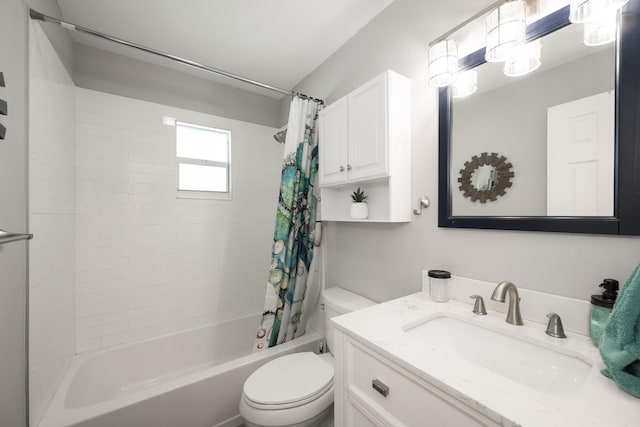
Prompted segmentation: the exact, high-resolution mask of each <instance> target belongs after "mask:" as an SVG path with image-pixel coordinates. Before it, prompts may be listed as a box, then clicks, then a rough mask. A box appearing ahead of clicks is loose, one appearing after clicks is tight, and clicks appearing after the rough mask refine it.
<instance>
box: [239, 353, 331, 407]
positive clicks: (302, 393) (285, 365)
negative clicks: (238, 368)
mask: <svg viewBox="0 0 640 427" xmlns="http://www.w3.org/2000/svg"><path fill="white" fill-rule="evenodd" d="M332 384H333V367H332V366H331V365H330V364H329V363H327V362H325V361H324V360H322V359H321V358H320V357H318V356H317V355H316V354H314V353H312V352H305V353H293V354H288V355H286V356H282V357H278V358H276V359H274V360H272V361H270V362H267V363H265V364H264V365H262V366H261V367H260V368H258V369H256V371H255V372H254V373H253V374H251V375H250V376H249V378H248V379H247V381H245V383H244V395H245V396H246V397H247V399H249V400H250V401H251V402H254V403H257V404H260V405H284V404H291V403H295V402H300V401H307V400H309V399H310V398H312V397H314V396H315V395H317V394H320V393H323V392H324V391H326V389H327V388H328V387H330V386H331V385H332Z"/></svg>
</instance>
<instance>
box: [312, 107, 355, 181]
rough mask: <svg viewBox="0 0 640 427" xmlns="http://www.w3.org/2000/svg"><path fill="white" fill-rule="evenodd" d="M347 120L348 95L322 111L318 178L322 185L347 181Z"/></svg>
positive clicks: (319, 130)
mask: <svg viewBox="0 0 640 427" xmlns="http://www.w3.org/2000/svg"><path fill="white" fill-rule="evenodd" d="M347 120H348V112H347V97H344V98H342V99H340V100H338V101H336V102H334V103H333V104H331V105H329V106H327V107H326V108H325V109H324V110H322V111H321V112H320V116H319V125H318V132H319V133H318V137H319V142H318V144H319V148H318V149H319V156H318V161H319V165H318V166H319V171H318V180H319V184H320V186H321V187H324V186H327V185H336V184H345V183H346V182H347V176H348V174H347V161H348V140H347V138H348V134H349V131H348V121H347Z"/></svg>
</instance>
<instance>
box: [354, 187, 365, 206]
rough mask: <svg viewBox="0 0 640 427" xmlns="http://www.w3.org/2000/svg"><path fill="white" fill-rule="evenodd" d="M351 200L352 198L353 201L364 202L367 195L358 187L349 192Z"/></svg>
mask: <svg viewBox="0 0 640 427" xmlns="http://www.w3.org/2000/svg"><path fill="white" fill-rule="evenodd" d="M351 200H353V203H366V202H365V200H367V196H365V195H364V191H362V190H361V189H360V187H358V189H357V190H356V191H354V192H353V194H351Z"/></svg>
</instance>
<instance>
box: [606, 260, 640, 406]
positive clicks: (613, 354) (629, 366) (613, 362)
mask: <svg viewBox="0 0 640 427" xmlns="http://www.w3.org/2000/svg"><path fill="white" fill-rule="evenodd" d="M599 349H600V355H601V356H602V360H603V361H604V364H605V365H606V367H607V369H603V370H602V373H603V374H604V375H606V376H608V377H609V378H611V379H612V380H614V381H615V382H616V383H617V384H618V386H619V387H620V388H622V389H623V390H624V391H626V392H627V393H629V394H631V395H632V396H635V397H640V264H638V266H637V267H636V269H635V270H634V271H633V273H631V276H630V277H629V279H627V281H626V282H625V284H624V286H623V287H622V290H621V291H620V293H619V295H618V298H617V300H616V303H615V305H614V306H613V311H612V312H611V315H610V316H609V319H608V320H607V324H606V325H605V327H604V331H603V333H602V340H601V342H600V348H599Z"/></svg>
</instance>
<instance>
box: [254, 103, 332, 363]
mask: <svg viewBox="0 0 640 427" xmlns="http://www.w3.org/2000/svg"><path fill="white" fill-rule="evenodd" d="M321 109H322V104H321V103H319V102H316V101H314V100H309V99H302V98H300V97H298V96H295V97H294V98H293V100H292V101H291V109H290V111H289V122H288V124H287V136H286V140H285V146H284V158H283V162H282V175H281V180H280V196H279V200H278V208H277V211H276V224H275V232H274V238H273V250H272V254H271V267H270V269H269V277H268V280H267V284H266V288H267V292H266V297H265V304H264V310H263V312H262V320H261V322H260V326H259V328H258V333H257V335H256V342H255V347H254V351H258V350H262V349H263V348H266V347H273V346H274V345H277V344H281V343H283V342H286V341H290V340H292V339H293V338H295V337H298V336H300V335H302V334H304V327H305V323H306V317H305V314H304V304H305V294H306V290H307V281H308V280H309V271H310V268H311V262H312V260H313V249H314V241H315V232H316V230H315V227H316V197H315V196H314V185H315V180H316V173H317V170H318V138H317V135H316V121H317V118H318V112H319V111H320V110H321Z"/></svg>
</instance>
